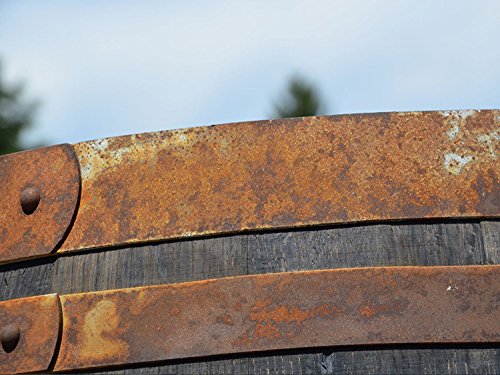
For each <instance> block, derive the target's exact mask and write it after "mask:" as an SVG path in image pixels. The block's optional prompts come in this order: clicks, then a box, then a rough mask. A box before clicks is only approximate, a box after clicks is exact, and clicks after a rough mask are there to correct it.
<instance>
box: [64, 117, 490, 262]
mask: <svg viewBox="0 0 500 375" xmlns="http://www.w3.org/2000/svg"><path fill="white" fill-rule="evenodd" d="M499 132H500V112H499V111H445V112H411V113H382V114H367V115H343V116H331V117H310V118H299V119H284V120H272V121H261V122H248V123H241V124H228V125H220V126H214V127H201V128H192V129H185V130H176V131H167V132H159V133H148V134H139V135H134V136H127V137H117V138H109V139H102V140H97V141H92V142H84V143H79V144H76V145H74V146H73V147H74V150H75V153H76V155H77V157H78V160H79V163H80V167H81V171H82V204H81V206H80V209H79V212H78V215H77V217H76V220H75V223H74V226H73V228H72V230H71V233H70V234H69V236H68V238H67V239H66V241H65V243H64V244H63V245H62V247H61V249H60V250H59V251H61V252H64V251H72V250H76V249H87V248H96V247H103V246H116V245H119V244H125V243H138V242H144V241H156V240H164V239H172V238H181V237H191V236H200V235H210V234H219V233H232V232H238V231H245V230H261V229H268V228H290V227H300V226H310V225H320V224H321V225H323V224H336V223H351V222H361V221H377V220H401V219H423V218H448V217H455V218H461V217H497V216H498V215H499V210H500V203H499V201H500V197H499V194H500V193H499V189H498V185H499V175H500V167H499V163H498V160H499V159H498V156H497V155H498V152H497V148H498V134H499Z"/></svg>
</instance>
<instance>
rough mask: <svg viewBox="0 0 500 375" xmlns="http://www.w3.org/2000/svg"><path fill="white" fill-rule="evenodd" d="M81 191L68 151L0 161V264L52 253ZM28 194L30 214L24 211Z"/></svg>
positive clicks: (51, 149)
mask: <svg viewBox="0 0 500 375" xmlns="http://www.w3.org/2000/svg"><path fill="white" fill-rule="evenodd" d="M80 185H81V184H80V167H79V164H78V160H77V158H76V155H75V153H74V152H73V148H72V147H71V146H70V145H58V146H51V147H45V148H39V149H35V150H31V151H26V152H20V153H16V154H10V155H5V156H2V157H0V263H6V262H12V261H17V260H21V259H27V258H32V257H39V256H44V255H48V254H50V253H51V252H53V251H54V250H55V249H56V248H57V246H58V245H59V244H60V243H61V241H62V240H63V239H64V236H65V234H66V233H67V231H68V229H69V227H70V226H71V223H72V220H73V218H74V216H75V214H76V210H77V205H78V201H79V198H80ZM28 191H30V192H31V195H32V196H31V197H30V196H29V195H28V203H29V204H31V205H32V206H33V207H34V210H33V212H31V211H30V212H25V209H24V207H23V204H24V203H26V202H24V201H23V199H24V198H23V194H24V193H26V192H28ZM33 197H35V198H33ZM29 198H31V202H30V201H29ZM33 207H32V208H33Z"/></svg>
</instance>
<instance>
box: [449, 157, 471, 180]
mask: <svg viewBox="0 0 500 375" xmlns="http://www.w3.org/2000/svg"><path fill="white" fill-rule="evenodd" d="M471 161H472V156H460V155H457V154H452V153H449V154H445V155H444V167H445V169H446V170H447V171H448V172H450V173H451V174H454V175H459V174H460V172H461V171H462V168H463V167H464V166H465V165H466V164H468V163H470V162H471Z"/></svg>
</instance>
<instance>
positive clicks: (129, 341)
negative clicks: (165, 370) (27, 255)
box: [54, 266, 500, 371]
mask: <svg viewBox="0 0 500 375" xmlns="http://www.w3.org/2000/svg"><path fill="white" fill-rule="evenodd" d="M499 294H500V266H450V267H385V268H357V269H337V270H323V271H306V272H294V273H278V274H265V275H255V276H240V277H231V278H224V279H215V280H206V281H196V282H189V283H181V284H174V285H162V286H149V287H139V288H131V289H121V290H112V291H103V292H92V293H82V294H74V295H67V296H61V305H62V311H63V333H62V338H61V347H60V353H59V356H58V358H57V361H56V363H55V367H54V369H55V370H56V371H63V370H77V369H78V370H81V369H86V368H93V367H105V366H114V365H127V364H133V363H141V362H152V361H160V360H168V359H182V358H191V357H205V356H211V355H223V354H234V353H249V352H254V351H269V350H281V349H290V348H295V349H297V348H310V347H333V346H351V345H371V344H407V343H418V344H426V343H498V342H500V319H498V317H499V316H498V311H499V308H500V306H499V305H498V295H499Z"/></svg>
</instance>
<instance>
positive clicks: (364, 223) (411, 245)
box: [0, 111, 500, 374]
mask: <svg viewBox="0 0 500 375" xmlns="http://www.w3.org/2000/svg"><path fill="white" fill-rule="evenodd" d="M499 126H500V112H498V111H457V112H453V111H450V112H427V113H426V112H424V113H392V114H377V115H348V116H334V117H314V118H303V119H289V120H273V121H271V122H268V121H266V122H257V123H244V124H230V125H221V126H216V127H208V128H195V129H187V130H180V131H169V132H160V133H151V134H143V135H135V136H128V137H119V138H111V139H105V140H99V141H92V142H84V143H80V144H76V145H63V146H54V147H49V148H46V149H40V150H35V151H30V152H25V153H20V154H13V155H7V156H5V157H2V158H0V176H1V177H2V182H1V187H0V189H1V191H0V192H1V193H2V194H1V195H2V196H1V197H0V210H1V213H0V224H1V230H0V260H1V261H2V262H3V263H4V264H2V265H0V276H1V277H0V283H1V288H0V301H3V302H0V329H1V331H0V336H1V337H0V341H2V347H3V351H2V348H0V361H1V363H0V370H1V371H0V373H23V372H29V371H41V372H52V371H56V372H61V373H71V372H80V373H81V372H82V371H84V372H85V373H89V374H137V373H138V374H253V373H255V374H462V373H463V374H497V373H498V372H500V347H499V345H498V343H499V342H500V305H499V302H498V295H500V271H499V270H498V268H497V267H498V266H497V264H498V263H499V261H500V222H499V221H498V217H499V214H500V204H499V201H500V199H499V197H500V190H499V183H498V181H499V180H498V177H499V175H500V173H499V172H500V168H499V165H498V160H499V159H498V152H497V147H498V139H499V138H498V131H499V129H500V128H499ZM320 270H321V271H320ZM308 271H317V272H308ZM49 294H57V296H56V297H57V298H56V297H54V296H49V297H43V298H46V299H41V298H42V297H38V296H45V295H49ZM32 296H37V297H36V298H34V299H33V298H31V299H30V298H29V297H32ZM37 298H39V299H37ZM332 301H334V302H335V303H334V302H332ZM30 314H31V315H30ZM42 316H43V317H45V318H44V320H42V318H41V317H42ZM6 327H7V328H6ZM13 327H14V328H13ZM16 329H17V331H16ZM52 331H53V332H52ZM9 345H11V346H13V348H11V347H9ZM42 348H46V350H45V349H42ZM11 349H12V350H11ZM45 351H47V353H45Z"/></svg>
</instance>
